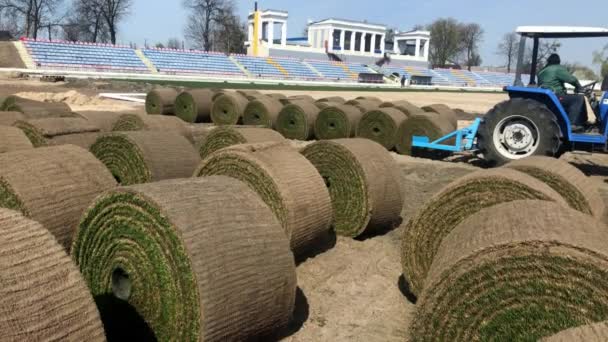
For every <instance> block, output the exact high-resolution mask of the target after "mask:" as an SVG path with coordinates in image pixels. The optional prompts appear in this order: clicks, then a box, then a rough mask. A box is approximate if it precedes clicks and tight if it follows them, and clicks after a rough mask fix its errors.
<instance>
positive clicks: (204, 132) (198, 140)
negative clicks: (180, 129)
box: [186, 124, 223, 146]
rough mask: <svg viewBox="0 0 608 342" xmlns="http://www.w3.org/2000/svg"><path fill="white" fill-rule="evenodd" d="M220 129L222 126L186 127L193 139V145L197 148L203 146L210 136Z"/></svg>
mask: <svg viewBox="0 0 608 342" xmlns="http://www.w3.org/2000/svg"><path fill="white" fill-rule="evenodd" d="M218 127H220V126H216V125H214V124H191V125H187V126H186V128H187V129H188V131H189V135H190V137H191V138H192V140H191V141H192V144H193V145H195V146H200V145H201V144H203V143H204V141H205V139H207V137H208V136H209V134H210V133H211V132H212V131H213V130H214V129H216V128H218ZM222 127H223V126H222Z"/></svg>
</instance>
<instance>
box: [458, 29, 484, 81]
mask: <svg viewBox="0 0 608 342" xmlns="http://www.w3.org/2000/svg"><path fill="white" fill-rule="evenodd" d="M483 34H484V31H483V29H482V28H481V26H479V24H476V23H470V24H462V25H461V26H460V38H461V43H462V53H463V55H464V63H465V65H466V66H467V69H468V70H469V71H471V67H474V66H480V65H481V56H480V55H479V43H481V42H482V41H483Z"/></svg>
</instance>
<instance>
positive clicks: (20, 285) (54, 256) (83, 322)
mask: <svg viewBox="0 0 608 342" xmlns="http://www.w3.org/2000/svg"><path fill="white" fill-rule="evenodd" d="M0 279H2V287H0V334H2V339H3V340H5V341H100V342H101V341H105V335H104V331H103V326H102V324H101V320H100V318H99V313H98V312H97V308H96V307H95V302H93V297H91V294H90V293H89V290H88V288H87V286H86V283H85V282H84V280H83V279H82V276H81V275H80V273H79V272H78V268H76V266H75V265H74V263H73V262H72V260H71V259H70V257H69V256H68V255H67V253H66V252H65V250H63V248H62V247H61V246H60V245H59V244H58V243H57V240H55V238H54V237H53V235H52V234H51V233H50V232H49V231H48V230H46V229H45V228H44V227H42V226H41V225H40V224H39V223H38V222H34V221H32V220H29V219H27V218H25V217H23V215H22V214H20V213H18V212H16V211H12V210H7V209H0Z"/></svg>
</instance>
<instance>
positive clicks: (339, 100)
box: [317, 96, 346, 103]
mask: <svg viewBox="0 0 608 342" xmlns="http://www.w3.org/2000/svg"><path fill="white" fill-rule="evenodd" d="M317 102H334V103H345V102H346V100H345V99H344V98H343V97H340V96H329V97H324V98H322V99H318V100H317Z"/></svg>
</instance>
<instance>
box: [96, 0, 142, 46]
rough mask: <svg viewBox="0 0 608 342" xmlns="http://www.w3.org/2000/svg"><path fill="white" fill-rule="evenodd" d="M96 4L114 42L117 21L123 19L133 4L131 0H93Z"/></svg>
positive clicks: (113, 42)
mask: <svg viewBox="0 0 608 342" xmlns="http://www.w3.org/2000/svg"><path fill="white" fill-rule="evenodd" d="M93 3H94V5H96V6H98V8H99V11H100V12H101V16H102V18H103V20H104V21H105V24H106V26H107V29H108V31H109V34H110V41H111V42H112V44H116V36H117V34H118V23H120V21H121V20H122V19H124V18H125V17H126V16H127V15H128V14H129V11H130V9H131V6H133V0H93Z"/></svg>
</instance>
